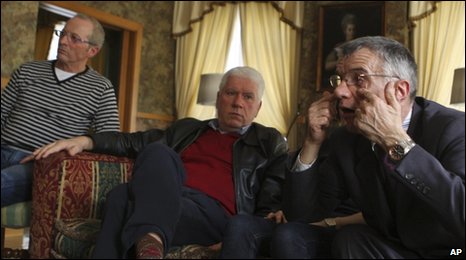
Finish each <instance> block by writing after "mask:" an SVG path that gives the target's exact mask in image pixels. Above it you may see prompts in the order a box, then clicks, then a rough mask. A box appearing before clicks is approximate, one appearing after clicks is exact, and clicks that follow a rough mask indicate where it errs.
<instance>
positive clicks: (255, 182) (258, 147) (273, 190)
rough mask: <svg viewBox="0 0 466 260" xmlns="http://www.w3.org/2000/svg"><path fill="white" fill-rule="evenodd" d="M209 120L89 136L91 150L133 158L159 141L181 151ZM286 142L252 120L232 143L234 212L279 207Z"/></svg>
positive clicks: (262, 214)
mask: <svg viewBox="0 0 466 260" xmlns="http://www.w3.org/2000/svg"><path fill="white" fill-rule="evenodd" d="M209 121H210V120H206V121H200V120H197V119H193V118H185V119H180V120H177V121H176V122H174V123H173V124H172V125H171V126H170V127H169V128H168V129H167V130H165V131H163V130H159V129H153V130H148V131H144V132H135V133H115V132H112V133H110V132H107V133H100V134H94V135H90V137H91V138H92V139H93V141H94V149H93V151H94V152H99V153H107V154H113V155H119V156H127V157H131V158H135V157H136V156H137V154H138V153H139V152H140V151H141V150H142V149H143V148H144V146H146V145H147V144H149V143H152V142H155V141H159V142H162V143H164V144H166V145H168V146H169V147H171V148H173V149H174V150H175V151H176V152H177V153H181V152H182V151H183V150H184V149H185V148H186V147H188V146H189V145H190V144H191V143H193V142H194V141H195V140H196V139H197V138H198V137H199V135H201V134H202V133H203V132H204V131H206V130H207V129H208V128H209V127H210V126H208V123H209ZM287 152H288V145H287V143H286V141H285V139H284V138H283V137H282V136H281V135H280V133H279V132H278V131H277V130H276V129H274V128H270V127H265V126H263V125H260V124H257V123H253V124H252V125H251V126H250V128H249V129H248V131H247V132H246V133H245V134H244V135H242V136H241V137H240V138H239V139H238V140H237V141H236V142H235V144H234V146H233V178H234V185H235V194H236V210H237V212H238V213H249V214H256V215H260V216H265V215H266V214H267V213H269V212H274V211H277V210H279V209H281V198H282V185H283V181H284V177H285V163H286V159H287V154H288V153H287Z"/></svg>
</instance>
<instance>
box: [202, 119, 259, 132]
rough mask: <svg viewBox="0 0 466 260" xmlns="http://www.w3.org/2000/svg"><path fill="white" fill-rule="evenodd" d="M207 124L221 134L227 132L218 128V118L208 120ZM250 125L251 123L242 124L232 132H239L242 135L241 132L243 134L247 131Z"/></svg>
mask: <svg viewBox="0 0 466 260" xmlns="http://www.w3.org/2000/svg"><path fill="white" fill-rule="evenodd" d="M208 125H209V126H210V127H211V128H212V129H214V130H216V131H219V132H220V133H221V134H226V133H228V132H226V131H223V130H221V129H220V127H219V126H218V119H213V120H210V121H209V124H208ZM250 126H251V124H249V125H246V126H243V127H241V128H240V129H239V130H237V131H234V133H237V134H239V135H243V134H245V133H246V132H247V131H248V129H249V127H250Z"/></svg>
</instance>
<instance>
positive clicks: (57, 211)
mask: <svg viewBox="0 0 466 260" xmlns="http://www.w3.org/2000/svg"><path fill="white" fill-rule="evenodd" d="M132 167H133V163H132V160H131V159H129V158H124V157H116V156H111V155H104V154H93V153H89V152H82V153H79V154H78V155H76V156H70V155H68V154H67V153H66V152H61V153H57V154H54V155H51V156H49V157H48V158H45V159H43V160H40V161H37V162H36V163H35V165H34V173H33V176H34V182H33V187H32V215H31V225H30V246H29V254H30V257H31V258H50V256H51V255H50V250H51V248H52V246H53V243H54V237H53V235H54V234H53V227H54V223H55V220H61V219H63V220H65V219H75V218H84V219H99V218H100V217H101V208H102V204H103V203H104V201H105V196H106V194H107V192H108V191H110V190H111V189H112V188H113V187H115V186H116V185H118V184H119V183H123V182H127V181H128V180H129V179H130V175H131V172H132Z"/></svg>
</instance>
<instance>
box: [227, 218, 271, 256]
mask: <svg viewBox="0 0 466 260" xmlns="http://www.w3.org/2000/svg"><path fill="white" fill-rule="evenodd" d="M276 226H277V224H276V223H275V221H272V220H269V219H265V218H263V217H259V216H253V215H247V214H238V215H235V216H233V217H231V218H230V221H229V222H228V225H227V228H226V230H225V235H224V238H223V243H222V251H221V253H220V258H223V259H254V258H257V257H267V256H269V245H270V238H271V237H272V232H273V231H274V229H275V227H276Z"/></svg>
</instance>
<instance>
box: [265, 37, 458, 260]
mask: <svg viewBox="0 0 466 260" xmlns="http://www.w3.org/2000/svg"><path fill="white" fill-rule="evenodd" d="M341 49H342V50H343V58H342V59H341V60H340V62H339V64H338V67H337V75H334V76H332V77H331V78H330V82H331V85H332V86H333V87H334V88H335V89H334V92H333V93H332V94H329V93H325V94H324V95H323V97H322V98H321V99H320V100H318V101H316V102H315V103H313V104H312V105H311V107H310V108H309V110H308V114H307V122H308V123H307V126H308V131H307V135H306V138H305V141H304V144H303V146H302V148H301V149H300V150H299V151H298V152H297V153H296V155H295V157H293V158H292V159H293V160H292V163H294V165H293V164H292V166H293V167H291V169H292V170H290V172H288V173H287V176H286V183H285V194H284V196H285V198H284V208H283V209H284V213H285V216H286V217H287V218H290V217H293V218H296V217H298V216H300V217H303V218H304V219H306V220H307V223H312V224H313V225H309V224H307V223H306V224H303V223H298V222H289V223H287V224H282V225H280V226H278V228H277V229H276V230H275V233H274V237H273V239H272V247H271V248H272V250H271V251H272V256H275V257H279V258H286V257H293V258H306V257H314V256H316V255H315V245H316V241H318V240H319V239H318V238H317V239H316V235H317V237H318V236H319V232H320V231H319V229H327V230H328V229H333V230H335V232H333V238H332V239H331V240H329V241H330V242H328V244H327V249H328V251H327V253H329V254H331V255H330V256H332V257H336V258H419V257H423V258H424V257H426V258H432V257H435V258H441V257H442V258H444V257H450V256H454V255H456V254H458V253H459V252H464V244H465V239H464V230H465V226H464V220H465V190H464V168H465V163H464V158H465V152H464V151H465V142H464V125H465V120H464V119H465V116H464V112H459V111H456V110H453V109H449V108H446V107H443V106H441V105H439V104H437V103H435V102H433V101H429V100H426V99H424V98H421V97H416V84H417V78H416V75H417V66H416V63H415V61H414V58H413V57H412V55H411V54H410V52H409V50H408V49H406V48H405V47H404V46H403V45H401V44H400V43H398V42H396V41H393V40H390V39H387V38H384V37H380V36H373V37H362V38H358V39H355V40H352V41H350V42H347V43H345V44H344V45H342V46H341ZM335 118H339V119H340V121H341V123H342V126H341V127H340V128H337V129H335V130H334V131H332V132H331V133H329V131H328V130H329V129H330V128H331V127H330V126H331V125H332V121H333V120H334V119H335ZM324 145H325V147H327V145H328V147H330V149H329V150H330V152H329V153H328V154H327V153H325V154H324V153H322V150H321V148H322V147H324ZM347 198H350V199H352V200H353V201H354V203H355V204H356V205H357V207H358V208H359V209H360V210H361V213H362V214H360V215H359V217H358V215H355V216H354V218H353V219H352V220H351V221H349V222H348V221H345V222H340V220H341V219H340V218H328V217H329V216H330V215H331V212H332V211H333V210H334V209H335V208H336V207H337V205H338V204H339V203H340V201H342V200H344V199H347ZM300 225H301V226H300ZM297 227H298V228H297ZM300 227H301V228H300ZM318 246H319V247H322V245H321V244H319V245H318ZM456 249H460V250H456ZM452 252H454V253H452ZM455 253H456V254H455ZM317 256H318V255H317Z"/></svg>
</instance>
